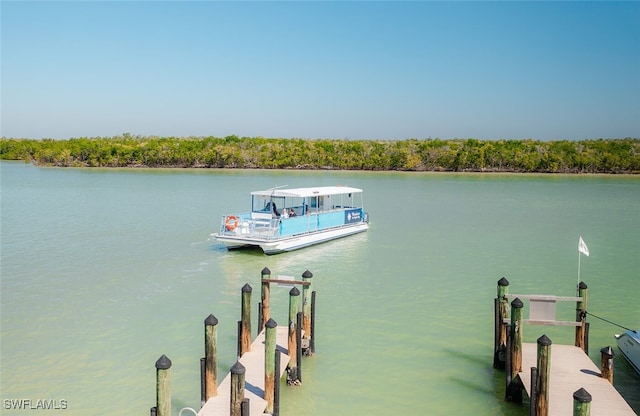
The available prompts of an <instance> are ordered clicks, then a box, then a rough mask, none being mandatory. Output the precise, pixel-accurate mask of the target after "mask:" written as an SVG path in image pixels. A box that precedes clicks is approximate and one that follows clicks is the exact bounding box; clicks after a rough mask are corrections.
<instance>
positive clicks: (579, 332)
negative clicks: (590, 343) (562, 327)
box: [575, 282, 587, 352]
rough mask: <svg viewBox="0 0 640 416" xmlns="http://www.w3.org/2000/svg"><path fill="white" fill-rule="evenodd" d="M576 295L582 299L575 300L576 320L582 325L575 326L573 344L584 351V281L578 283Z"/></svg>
mask: <svg viewBox="0 0 640 416" xmlns="http://www.w3.org/2000/svg"><path fill="white" fill-rule="evenodd" d="M578 296H579V297H581V298H582V300H581V301H577V302H576V322H581V323H582V325H580V326H576V342H575V346H576V347H579V348H582V350H583V351H585V352H586V351H587V350H586V344H585V334H586V330H587V328H586V322H587V285H586V284H585V283H584V282H580V283H579V284H578Z"/></svg>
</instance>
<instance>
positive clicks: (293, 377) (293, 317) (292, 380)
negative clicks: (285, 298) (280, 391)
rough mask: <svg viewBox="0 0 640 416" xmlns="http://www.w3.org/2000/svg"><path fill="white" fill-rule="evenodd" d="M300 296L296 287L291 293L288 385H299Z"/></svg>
mask: <svg viewBox="0 0 640 416" xmlns="http://www.w3.org/2000/svg"><path fill="white" fill-rule="evenodd" d="M298 296H300V291H299V290H298V288H296V287H295V286H294V287H293V288H292V289H291V290H290V291H289V338H288V341H289V342H288V344H287V347H288V348H287V354H289V357H290V359H289V368H288V371H287V384H289V385H291V384H297V383H296V382H297V380H298V360H297V355H298V354H297V348H298V346H297V343H296V326H297V325H296V323H297V314H298Z"/></svg>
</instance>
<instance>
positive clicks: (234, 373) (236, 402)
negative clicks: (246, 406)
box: [229, 361, 246, 416]
mask: <svg viewBox="0 0 640 416" xmlns="http://www.w3.org/2000/svg"><path fill="white" fill-rule="evenodd" d="M245 372H246V369H245V368H244V366H243V365H242V364H241V363H240V361H236V363H235V364H234V365H233V366H232V367H231V395H230V399H229V400H230V404H231V407H230V408H229V415H230V416H241V415H242V401H243V400H244V374H245Z"/></svg>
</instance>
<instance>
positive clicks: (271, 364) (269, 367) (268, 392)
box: [264, 319, 279, 414]
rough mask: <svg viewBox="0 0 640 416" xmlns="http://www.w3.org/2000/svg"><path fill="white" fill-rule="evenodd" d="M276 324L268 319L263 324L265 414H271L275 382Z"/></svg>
mask: <svg viewBox="0 0 640 416" xmlns="http://www.w3.org/2000/svg"><path fill="white" fill-rule="evenodd" d="M277 326H278V324H277V323H276V321H274V320H273V319H269V320H268V321H267V322H266V324H265V337H264V399H265V400H266V401H267V407H266V409H265V413H269V414H273V400H274V396H275V382H276V371H279V369H278V370H276V363H275V360H276V327H277Z"/></svg>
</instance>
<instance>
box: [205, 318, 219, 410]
mask: <svg viewBox="0 0 640 416" xmlns="http://www.w3.org/2000/svg"><path fill="white" fill-rule="evenodd" d="M217 325H218V318H216V317H215V316H213V314H211V315H209V316H207V318H206V319H205V320H204V360H205V371H204V400H205V402H206V401H207V400H209V398H211V397H215V396H217V395H218V335H217V332H218V331H217Z"/></svg>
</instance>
